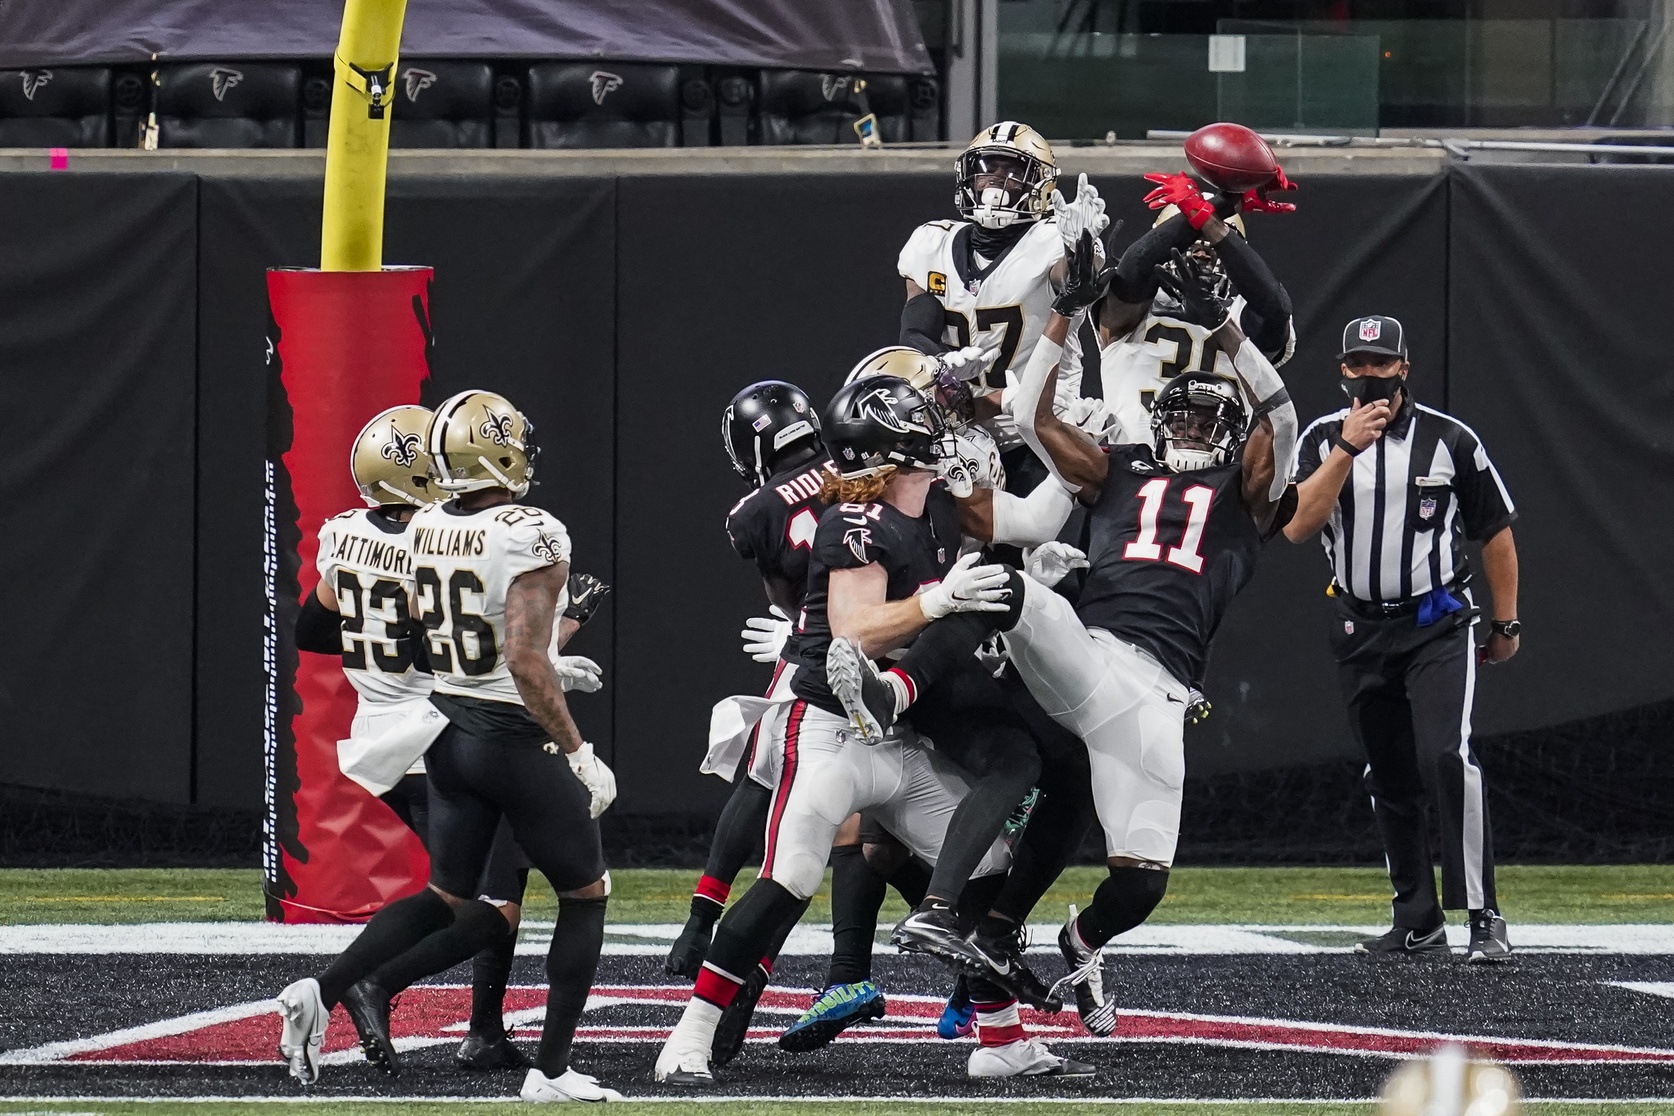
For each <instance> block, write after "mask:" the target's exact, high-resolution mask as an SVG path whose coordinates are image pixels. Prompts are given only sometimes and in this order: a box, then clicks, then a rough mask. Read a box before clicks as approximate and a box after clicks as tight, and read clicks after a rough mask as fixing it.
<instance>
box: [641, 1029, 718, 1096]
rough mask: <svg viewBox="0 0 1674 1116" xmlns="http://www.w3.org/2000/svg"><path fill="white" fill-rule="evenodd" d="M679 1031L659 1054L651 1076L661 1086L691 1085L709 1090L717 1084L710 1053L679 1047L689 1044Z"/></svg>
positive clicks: (697, 1048)
mask: <svg viewBox="0 0 1674 1116" xmlns="http://www.w3.org/2000/svg"><path fill="white" fill-rule="evenodd" d="M689 1041H690V1040H689V1039H686V1038H685V1036H683V1035H681V1034H680V1032H679V1031H675V1032H674V1033H673V1034H671V1035H669V1036H668V1041H667V1042H665V1043H663V1049H662V1050H661V1051H660V1052H659V1053H658V1054H657V1066H656V1068H655V1069H653V1070H652V1071H651V1076H652V1077H653V1078H654V1079H655V1080H656V1082H657V1083H658V1084H659V1085H690V1086H695V1087H697V1088H708V1087H709V1086H712V1085H714V1084H715V1070H714V1069H713V1067H711V1066H710V1064H709V1051H707V1050H704V1049H701V1048H699V1047H696V1046H682V1045H677V1044H680V1043H682V1042H689Z"/></svg>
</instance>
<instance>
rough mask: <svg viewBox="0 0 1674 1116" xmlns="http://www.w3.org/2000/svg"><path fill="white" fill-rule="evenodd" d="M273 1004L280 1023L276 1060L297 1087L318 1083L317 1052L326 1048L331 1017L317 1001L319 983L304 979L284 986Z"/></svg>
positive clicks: (318, 1059)
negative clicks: (285, 1069) (295, 1081)
mask: <svg viewBox="0 0 1674 1116" xmlns="http://www.w3.org/2000/svg"><path fill="white" fill-rule="evenodd" d="M275 1002H276V1003H277V1004H278V1005H279V1018H280V1019H281V1020H282V1021H283V1023H282V1027H281V1029H280V1031H279V1057H281V1058H283V1059H284V1060H285V1062H286V1064H287V1065H288V1066H289V1068H290V1074H291V1076H292V1077H294V1078H296V1079H297V1081H298V1082H299V1083H300V1084H303V1085H312V1084H313V1083H314V1082H316V1081H318V1080H319V1079H320V1048H321V1047H322V1046H324V1045H325V1033H326V1022H327V1021H328V1020H329V1019H330V1018H331V1013H330V1012H328V1011H327V1010H326V1006H325V1003H324V1002H323V1001H322V1000H321V999H320V982H319V981H317V980H315V979H314V978H313V977H304V978H303V979H302V980H299V981H297V982H296V983H294V984H290V985H287V986H286V987H285V990H284V991H283V992H281V993H279V995H278V997H277V998H276V1000H275Z"/></svg>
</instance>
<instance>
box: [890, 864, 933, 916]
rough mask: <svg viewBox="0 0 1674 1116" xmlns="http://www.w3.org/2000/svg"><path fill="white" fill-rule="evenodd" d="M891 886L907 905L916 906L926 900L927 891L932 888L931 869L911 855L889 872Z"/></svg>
mask: <svg viewBox="0 0 1674 1116" xmlns="http://www.w3.org/2000/svg"><path fill="white" fill-rule="evenodd" d="M889 886H890V887H893V888H894V889H895V891H896V893H897V894H899V895H900V896H901V898H902V899H904V900H906V903H907V906H909V907H916V906H918V905H919V904H920V903H922V902H924V895H925V892H927V891H929V890H930V869H928V868H926V867H925V866H924V862H923V861H921V860H919V859H917V858H916V857H911V856H909V857H908V858H907V859H905V860H903V861H902V862H901V867H899V868H897V869H895V871H893V872H891V873H890V874H889Z"/></svg>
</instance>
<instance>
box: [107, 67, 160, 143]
mask: <svg viewBox="0 0 1674 1116" xmlns="http://www.w3.org/2000/svg"><path fill="white" fill-rule="evenodd" d="M110 101H111V114H110V117H111V119H110V125H111V137H110V142H111V146H112V147H137V146H139V141H140V129H141V128H143V127H144V126H145V114H146V113H147V112H149V111H150V109H151V78H150V76H149V73H121V72H118V73H116V74H115V75H114V76H113V77H112V79H111V84H110Z"/></svg>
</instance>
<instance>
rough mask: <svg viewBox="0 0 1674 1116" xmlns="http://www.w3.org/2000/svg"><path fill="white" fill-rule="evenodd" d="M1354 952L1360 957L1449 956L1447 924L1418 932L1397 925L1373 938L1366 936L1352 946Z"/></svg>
mask: <svg viewBox="0 0 1674 1116" xmlns="http://www.w3.org/2000/svg"><path fill="white" fill-rule="evenodd" d="M1354 952H1356V953H1358V954H1360V955H1361V956H1362V957H1418V958H1432V959H1439V958H1442V957H1451V956H1452V955H1453V951H1452V950H1451V949H1449V948H1448V945H1447V925H1446V923H1443V924H1442V925H1440V926H1438V927H1436V928H1435V929H1434V930H1428V931H1424V932H1422V933H1421V932H1419V931H1417V930H1408V929H1405V928H1404V927H1400V926H1397V927H1395V928H1394V929H1393V930H1390V931H1388V932H1387V933H1384V934H1379V935H1378V936H1377V937H1375V938H1367V939H1366V940H1365V941H1363V942H1360V943H1358V944H1357V945H1356V946H1355V947H1354Z"/></svg>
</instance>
